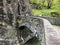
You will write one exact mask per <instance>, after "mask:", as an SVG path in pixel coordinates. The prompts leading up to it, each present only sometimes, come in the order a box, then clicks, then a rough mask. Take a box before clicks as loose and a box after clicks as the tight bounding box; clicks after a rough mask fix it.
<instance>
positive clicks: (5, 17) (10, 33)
mask: <svg viewBox="0 0 60 45" xmlns="http://www.w3.org/2000/svg"><path fill="white" fill-rule="evenodd" d="M43 27H44V26H43V21H42V20H41V19H39V18H37V17H34V16H32V13H31V8H30V5H29V3H28V0H0V42H1V43H0V44H1V45H23V44H25V43H26V42H27V41H28V40H30V39H31V38H33V37H36V38H37V39H38V40H39V41H40V42H41V43H43V40H44V38H43V37H44V28H43ZM42 39H43V40H42ZM39 45H40V44H39Z"/></svg>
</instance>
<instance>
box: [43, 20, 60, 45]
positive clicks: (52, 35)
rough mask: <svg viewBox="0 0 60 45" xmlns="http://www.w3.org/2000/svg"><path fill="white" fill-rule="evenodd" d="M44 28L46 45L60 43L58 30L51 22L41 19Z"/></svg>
mask: <svg viewBox="0 0 60 45" xmlns="http://www.w3.org/2000/svg"><path fill="white" fill-rule="evenodd" d="M43 21H44V28H45V38H46V45H60V35H59V32H57V30H56V29H55V28H54V27H53V26H52V25H51V23H50V22H49V21H48V20H46V19H43Z"/></svg>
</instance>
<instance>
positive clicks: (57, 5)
mask: <svg viewBox="0 0 60 45" xmlns="http://www.w3.org/2000/svg"><path fill="white" fill-rule="evenodd" d="M43 1H44V0H30V2H31V3H36V4H37V5H38V4H40V5H41V6H42V9H35V8H33V9H32V12H33V14H34V15H35V16H41V15H44V16H52V14H51V13H52V12H57V13H58V15H57V16H56V17H60V0H53V1H52V4H51V8H50V9H47V6H48V3H47V1H46V0H45V2H43ZM38 6H39V5H38Z"/></svg>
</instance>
